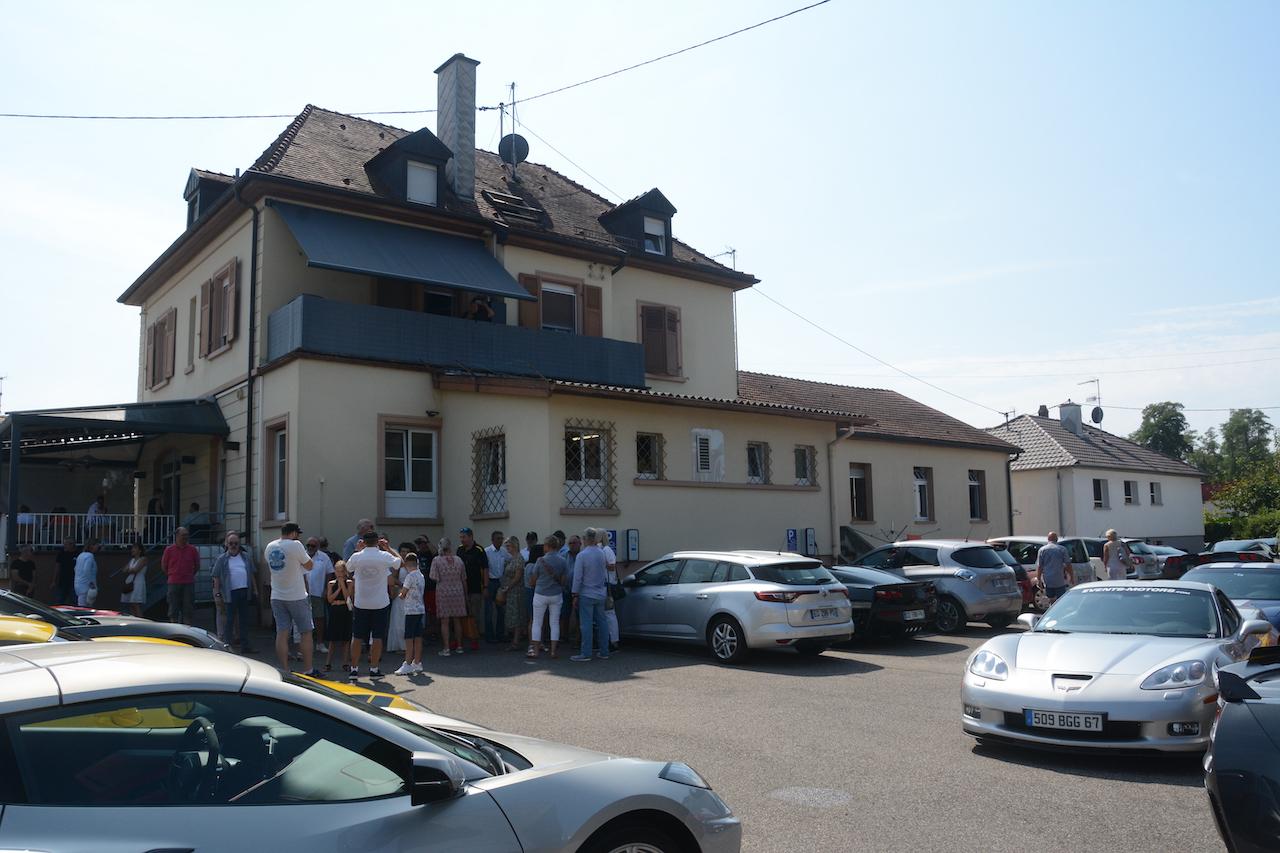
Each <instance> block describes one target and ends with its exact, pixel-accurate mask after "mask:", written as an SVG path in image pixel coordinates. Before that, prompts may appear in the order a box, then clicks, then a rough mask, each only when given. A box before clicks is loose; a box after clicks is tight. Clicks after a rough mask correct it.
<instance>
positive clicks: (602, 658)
mask: <svg viewBox="0 0 1280 853" xmlns="http://www.w3.org/2000/svg"><path fill="white" fill-rule="evenodd" d="M596 659H597V660H608V659H609V656H608V655H596Z"/></svg>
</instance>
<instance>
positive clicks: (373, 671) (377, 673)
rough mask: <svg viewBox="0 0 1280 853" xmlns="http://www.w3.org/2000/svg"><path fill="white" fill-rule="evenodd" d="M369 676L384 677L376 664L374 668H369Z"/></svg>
mask: <svg viewBox="0 0 1280 853" xmlns="http://www.w3.org/2000/svg"><path fill="white" fill-rule="evenodd" d="M369 677H370V678H381V677H382V670H380V669H378V668H377V667H376V666H375V667H374V668H373V669H371V670H369Z"/></svg>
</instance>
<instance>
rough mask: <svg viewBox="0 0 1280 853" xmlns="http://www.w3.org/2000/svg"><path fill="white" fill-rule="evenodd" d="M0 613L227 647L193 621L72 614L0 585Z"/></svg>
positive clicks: (100, 632)
mask: <svg viewBox="0 0 1280 853" xmlns="http://www.w3.org/2000/svg"><path fill="white" fill-rule="evenodd" d="M0 615H5V616H28V617H30V618H32V619H39V620H41V621H43V622H48V623H49V624H50V625H53V626H54V627H56V628H58V629H59V630H63V631H67V632H69V633H72V634H75V635H77V636H80V637H85V638H87V639H95V638H98V637H108V636H118V635H122V634H127V635H129V636H136V637H158V638H161V639H165V640H177V641H178V642H180V643H186V644H187V645H189V646H196V647H197V648H204V649H218V650H219V651H226V650H227V646H226V644H225V643H223V642H222V641H221V640H219V639H218V638H217V637H215V636H214V635H213V634H211V633H209V632H208V631H206V630H204V629H203V628H197V627H195V626H193V625H178V624H175V623H173V622H154V621H152V620H150V619H144V618H142V617H141V616H73V615H71V614H68V613H63V612H62V611H61V610H56V609H54V608H52V607H49V606H47V605H44V604H41V603H40V602H38V601H36V600H34V599H31V598H27V597H26V596H25V595H19V594H18V593H16V592H10V591H9V590H6V589H0Z"/></svg>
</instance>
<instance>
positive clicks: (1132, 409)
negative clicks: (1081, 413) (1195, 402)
mask: <svg viewBox="0 0 1280 853" xmlns="http://www.w3.org/2000/svg"><path fill="white" fill-rule="evenodd" d="M1106 408H1108V409H1123V410H1124V411H1127V412H1141V411H1142V410H1143V409H1145V408H1146V406H1121V405H1117V404H1116V403H1108V404H1107V406H1106ZM1239 409H1263V410H1267V409H1280V405H1275V406H1231V407H1230V408H1226V409H1192V408H1188V407H1187V406H1183V407H1182V411H1184V412H1234V411H1238V410H1239Z"/></svg>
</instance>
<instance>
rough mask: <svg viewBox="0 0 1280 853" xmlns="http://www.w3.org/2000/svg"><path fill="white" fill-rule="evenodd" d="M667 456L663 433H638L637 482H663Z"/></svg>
mask: <svg viewBox="0 0 1280 853" xmlns="http://www.w3.org/2000/svg"><path fill="white" fill-rule="evenodd" d="M665 456H666V454H665V452H664V448H663V438H662V434H661V433H656V432H638V433H636V479H637V480H661V479H662V478H663V463H664V461H665V460H664V457H665Z"/></svg>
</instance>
